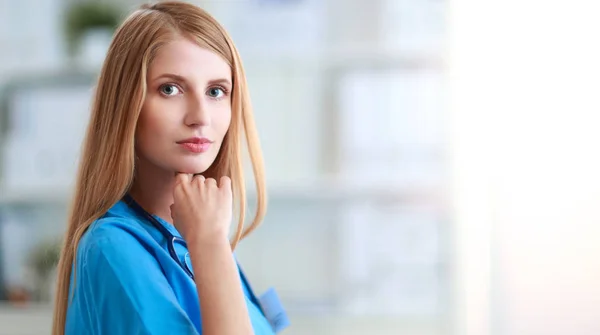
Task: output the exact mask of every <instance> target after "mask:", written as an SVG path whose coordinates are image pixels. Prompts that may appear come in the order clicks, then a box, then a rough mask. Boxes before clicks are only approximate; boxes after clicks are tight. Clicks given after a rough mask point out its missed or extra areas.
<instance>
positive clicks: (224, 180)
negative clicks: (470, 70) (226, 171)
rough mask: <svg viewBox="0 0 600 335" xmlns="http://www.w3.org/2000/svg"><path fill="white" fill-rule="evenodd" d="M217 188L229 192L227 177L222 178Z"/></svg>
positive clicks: (229, 186)
mask: <svg viewBox="0 0 600 335" xmlns="http://www.w3.org/2000/svg"><path fill="white" fill-rule="evenodd" d="M219 188H221V189H226V190H231V179H230V178H229V177H228V176H222V177H221V179H220V180H219Z"/></svg>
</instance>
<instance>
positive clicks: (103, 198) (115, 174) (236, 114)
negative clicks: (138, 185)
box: [52, 1, 266, 335]
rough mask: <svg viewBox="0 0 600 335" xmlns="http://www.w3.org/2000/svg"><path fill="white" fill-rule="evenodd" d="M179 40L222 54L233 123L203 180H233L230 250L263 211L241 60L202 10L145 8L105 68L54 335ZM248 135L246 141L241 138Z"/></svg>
mask: <svg viewBox="0 0 600 335" xmlns="http://www.w3.org/2000/svg"><path fill="white" fill-rule="evenodd" d="M178 36H182V37H185V38H189V39H190V40H193V41H195V42H196V43H198V45H200V46H202V47H205V48H208V49H209V50H211V51H213V52H215V53H217V54H218V55H220V56H221V57H222V58H223V59H224V60H225V61H227V62H228V63H229V65H230V67H231V69H232V77H233V78H232V80H233V90H232V96H231V99H232V101H231V103H232V118H231V124H230V127H229V130H228V132H227V135H226V136H225V139H224V141H223V144H222V147H221V149H220V152H219V154H218V155H217V158H216V159H215V162H214V163H213V164H212V166H211V167H210V168H209V170H208V171H206V173H205V174H206V175H208V176H214V177H218V176H222V175H227V176H230V177H231V179H232V184H233V192H234V199H235V200H234V201H235V207H236V210H237V214H238V221H237V229H236V230H235V234H234V237H233V239H232V241H231V244H232V249H234V248H235V246H236V245H237V243H238V242H239V241H240V240H241V239H243V238H244V237H246V236H247V235H248V234H249V233H251V232H252V231H253V230H254V229H255V228H256V227H257V226H258V225H259V223H260V222H261V220H262V219H263V217H264V215H265V212H266V191H265V178H264V167H263V161H262V153H261V150H260V146H259V141H258V135H257V131H256V128H255V125H254V119H253V116H252V110H251V105H250V99H249V94H248V89H247V87H246V77H245V73H244V69H243V66H242V62H241V59H240V56H239V53H238V51H237V49H236V47H235V46H234V44H233V42H232V40H231V37H230V36H229V35H228V33H227V32H226V31H225V30H224V28H223V27H222V26H221V25H220V24H219V23H218V22H217V21H216V20H215V19H214V18H213V17H211V16H210V15H209V14H208V13H207V12H205V11H204V10H202V9H200V8H198V7H196V6H194V5H191V4H186V3H184V2H177V1H165V2H159V3H157V4H154V5H142V6H141V7H140V8H139V9H138V10H136V11H134V12H133V13H132V14H131V15H130V16H129V17H127V18H126V19H125V21H124V22H123V23H122V25H121V26H120V27H119V28H118V29H117V31H116V32H115V35H114V38H113V41H112V43H111V45H110V47H109V50H108V53H107V56H106V59H105V61H104V65H103V67H102V70H101V73H100V76H99V79H98V83H97V87H96V92H95V96H94V100H93V104H92V108H91V116H90V122H89V125H88V128H87V133H86V138H85V141H84V144H83V148H82V150H83V152H82V155H81V161H80V165H79V172H78V175H77V180H76V186H75V191H74V194H73V201H72V204H71V210H70V216H69V219H68V220H69V221H68V226H67V231H66V233H65V237H64V245H63V248H62V252H61V256H60V261H59V263H58V278H57V281H58V285H57V291H56V298H55V299H56V300H55V309H54V320H53V328H52V334H53V335H62V334H64V329H65V323H66V313H67V308H68V305H69V303H70V296H69V286H70V277H71V268H72V265H73V263H74V260H75V255H76V252H77V246H78V244H79V241H80V239H81V237H82V235H83V234H84V233H85V231H86V230H87V229H88V227H89V226H90V225H91V224H92V222H94V221H95V220H97V219H98V218H100V217H101V216H102V215H103V214H104V213H106V212H107V211H108V209H110V208H111V207H112V206H113V205H114V204H115V203H117V202H118V201H119V200H120V199H121V198H122V197H123V196H124V195H125V193H126V192H127V191H128V190H129V188H130V186H131V183H132V180H133V177H134V169H135V165H134V157H135V153H134V134H135V129H136V124H137V120H138V116H139V114H140V111H141V108H142V104H143V102H144V99H145V96H146V74H147V71H148V67H149V65H150V63H151V62H152V60H153V58H154V56H155V54H156V52H157V50H158V49H159V48H160V47H161V46H162V45H164V44H165V43H168V42H169V41H171V40H173V38H175V37H178ZM244 135H245V137H244ZM244 141H245V142H246V144H247V149H248V153H249V155H250V159H251V162H252V168H253V172H254V179H255V182H256V192H257V202H256V213H255V216H254V219H253V220H252V223H251V224H250V225H249V226H248V227H246V228H244V221H245V212H246V201H245V200H246V190H245V182H244V170H243V166H242V161H243V156H242V146H243V142H244Z"/></svg>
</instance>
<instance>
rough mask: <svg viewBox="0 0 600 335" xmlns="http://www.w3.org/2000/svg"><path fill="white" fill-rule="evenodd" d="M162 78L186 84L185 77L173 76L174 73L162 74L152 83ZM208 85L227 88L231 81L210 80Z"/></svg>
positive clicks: (221, 79) (223, 79)
mask: <svg viewBox="0 0 600 335" xmlns="http://www.w3.org/2000/svg"><path fill="white" fill-rule="evenodd" d="M162 78H170V79H173V80H177V81H181V82H184V83H187V82H188V81H187V80H186V79H185V77H183V76H180V75H178V74H174V73H163V74H161V75H160V76H158V77H156V78H154V81H157V80H159V79H162ZM208 85H224V86H227V87H231V81H230V80H229V79H226V78H219V79H212V80H209V81H208Z"/></svg>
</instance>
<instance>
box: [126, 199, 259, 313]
mask: <svg viewBox="0 0 600 335" xmlns="http://www.w3.org/2000/svg"><path fill="white" fill-rule="evenodd" d="M123 201H124V202H125V204H127V206H129V208H131V209H133V211H135V212H136V213H137V214H138V215H141V216H142V217H144V218H145V219H146V221H148V222H150V224H152V225H153V226H154V228H156V229H158V231H159V232H160V233H161V235H163V236H164V238H165V239H167V247H168V249H169V255H171V258H173V260H174V261H175V262H177V264H179V266H180V267H181V268H182V269H183V271H184V272H185V273H186V274H187V275H188V277H190V278H191V279H192V281H193V280H194V272H193V271H192V266H191V264H192V261H191V258H190V253H189V251H188V252H186V254H185V256H184V262H181V260H180V259H179V256H177V252H176V251H175V244H176V243H177V244H179V245H181V246H183V247H185V249H186V250H188V249H187V243H186V242H185V240H184V239H182V238H181V237H177V236H175V235H173V234H172V233H171V232H170V231H169V230H168V229H167V228H166V227H165V226H164V225H162V224H161V223H160V222H158V220H157V219H156V218H155V217H154V216H152V215H151V214H150V213H148V212H147V211H146V210H145V209H144V208H142V206H140V205H139V204H138V203H137V202H136V201H135V200H134V199H133V198H132V197H131V196H130V195H129V194H126V195H125V196H124V197H123ZM238 268H239V270H240V277H241V279H242V283H243V284H244V285H245V286H246V288H247V289H248V293H249V295H250V301H252V302H253V303H254V304H255V305H256V307H258V309H259V310H260V311H261V313H262V314H263V315H265V312H264V310H263V309H262V306H261V305H260V303H259V302H258V299H257V298H256V295H254V292H253V290H252V287H250V283H249V282H248V280H247V279H246V275H245V274H244V272H243V271H242V268H241V267H240V266H239V264H238Z"/></svg>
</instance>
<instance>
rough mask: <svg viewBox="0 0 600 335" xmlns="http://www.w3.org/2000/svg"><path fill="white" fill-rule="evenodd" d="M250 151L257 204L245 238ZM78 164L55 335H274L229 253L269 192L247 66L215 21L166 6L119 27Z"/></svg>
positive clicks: (145, 9)
mask: <svg viewBox="0 0 600 335" xmlns="http://www.w3.org/2000/svg"><path fill="white" fill-rule="evenodd" d="M243 136H244V138H243ZM244 142H245V143H247V149H248V152H249V154H250V158H251V161H252V166H253V171H254V177H255V181H256V188H257V192H258V203H257V211H256V215H255V216H254V220H253V222H252V223H251V224H250V226H249V227H247V228H246V229H243V228H244V217H245V196H246V193H245V189H244V179H243V167H242V144H243V143H244ZM80 164H81V165H80V168H79V174H78V176H77V184H76V188H75V194H74V199H73V205H72V209H71V214H70V218H69V223H68V228H67V232H66V235H65V241H64V243H65V244H64V248H63V250H62V254H61V259H60V263H59V266H58V288H57V296H56V306H55V314H54V325H53V332H52V333H53V334H54V335H59V334H61V335H62V334H110V335H120V334H127V335H131V334H160V335H164V334H204V335H214V334H218V335H229V334H231V335H243V334H273V333H274V332H273V327H272V325H271V324H270V323H269V321H268V320H267V318H266V317H265V312H264V308H263V307H264V306H261V304H260V303H259V302H258V301H257V299H256V297H255V296H254V294H253V293H252V290H251V289H250V287H249V286H248V284H247V282H246V280H245V277H244V275H243V273H241V271H240V270H239V268H238V265H237V263H236V261H235V258H234V256H233V254H232V250H233V248H235V246H236V244H237V243H238V242H239V241H240V240H241V239H242V238H244V237H245V236H247V235H248V234H249V233H250V232H252V230H253V229H255V228H256V226H257V225H258V224H259V222H260V221H261V219H262V218H263V216H264V213H265V185H264V174H263V163H262V155H261V151H260V148H259V143H258V136H257V134H256V130H255V126H254V121H253V118H252V112H251V107H250V102H249V97H248V91H247V88H246V79H245V75H244V70H243V68H242V63H241V60H240V57H239V54H238V52H237V50H236V48H235V46H234V44H233V42H232V41H231V38H230V37H229V36H228V34H227V33H226V32H225V30H224V29H223V28H222V27H221V26H220V25H219V24H218V23H217V22H216V21H215V20H214V19H213V18H212V17H211V16H209V15H208V14H207V13H206V12H204V11H203V10H201V9H199V8H198V7H196V6H193V5H191V4H186V3H182V2H174V1H173V2H160V3H158V4H155V5H144V6H142V7H141V8H140V9H139V10H137V11H135V12H134V13H132V14H131V15H130V16H129V17H128V18H127V19H126V20H125V21H124V23H123V24H122V25H121V27H119V28H118V30H117V32H116V33H115V36H114V39H113V41H112V44H111V46H110V48H109V51H108V54H107V57H106V60H105V63H104V66H103V68H102V71H101V74H100V77H99V81H98V83H97V88H96V94H95V98H94V102H93V106H92V112H91V119H90V123H89V127H88V129H87V135H86V139H85V143H84V146H83V153H82V157H81V163H80ZM234 200H235V206H234ZM234 208H235V209H236V210H234ZM232 212H235V213H236V214H237V215H238V216H239V217H238V219H237V229H236V231H235V234H233V236H234V237H233V241H230V237H229V226H230V223H231V220H232V216H233V213H232ZM184 241H185V242H184ZM186 242H187V243H186Z"/></svg>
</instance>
